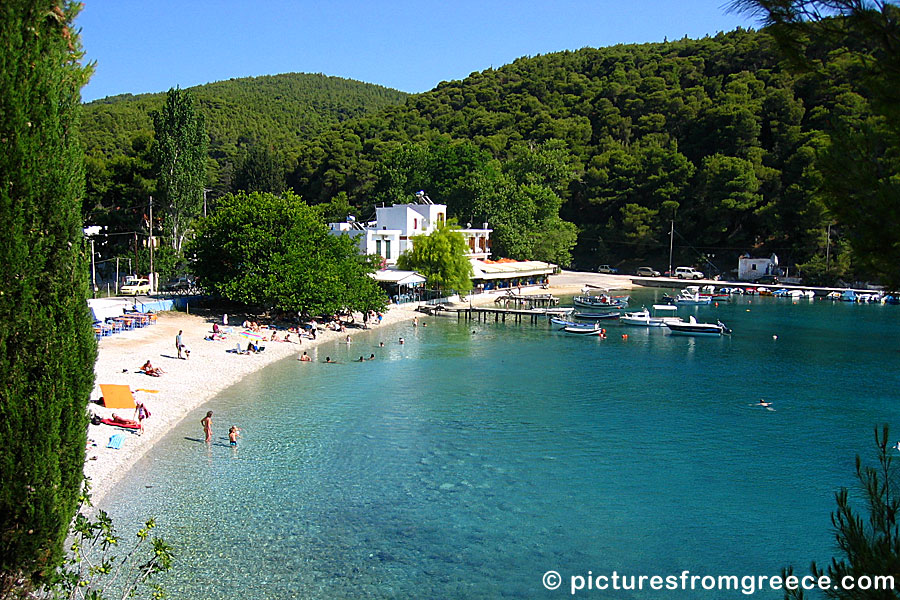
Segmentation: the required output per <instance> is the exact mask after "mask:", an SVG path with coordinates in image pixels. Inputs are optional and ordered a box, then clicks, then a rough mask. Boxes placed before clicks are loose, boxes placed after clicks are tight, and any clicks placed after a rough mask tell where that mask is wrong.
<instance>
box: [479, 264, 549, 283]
mask: <svg viewBox="0 0 900 600" xmlns="http://www.w3.org/2000/svg"><path fill="white" fill-rule="evenodd" d="M470 262H471V263H472V272H473V274H472V279H509V278H512V277H529V276H532V275H549V274H550V273H552V272H553V271H554V269H556V265H553V264H550V263H546V262H542V261H539V260H520V261H513V262H493V261H484V260H472V261H470Z"/></svg>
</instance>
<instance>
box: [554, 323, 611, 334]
mask: <svg viewBox="0 0 900 600" xmlns="http://www.w3.org/2000/svg"><path fill="white" fill-rule="evenodd" d="M561 331H565V332H566V333H572V334H575V335H603V333H604V332H605V331H606V330H605V329H601V328H600V326H599V325H598V324H597V323H594V324H593V325H590V326H588V327H585V326H583V325H574V326H572V325H567V326H566V327H563V328H562V330H561Z"/></svg>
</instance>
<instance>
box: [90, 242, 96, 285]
mask: <svg viewBox="0 0 900 600" xmlns="http://www.w3.org/2000/svg"><path fill="white" fill-rule="evenodd" d="M96 297H97V264H96V263H95V262H94V236H91V298H96Z"/></svg>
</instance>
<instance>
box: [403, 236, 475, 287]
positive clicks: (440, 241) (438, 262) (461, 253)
mask: <svg viewBox="0 0 900 600" xmlns="http://www.w3.org/2000/svg"><path fill="white" fill-rule="evenodd" d="M458 229H459V228H458V227H457V226H456V225H455V223H452V222H450V223H444V224H442V225H440V226H439V227H438V228H437V229H435V230H434V231H432V232H431V233H430V234H429V235H417V236H415V237H413V247H412V250H407V251H406V252H404V253H402V254H401V255H400V256H399V257H398V258H397V266H398V267H399V268H401V269H407V270H410V271H418V272H419V273H421V274H422V276H424V277H425V278H426V280H427V281H426V285H427V286H428V287H429V289H436V290H442V291H444V292H448V291H450V290H453V291H456V292H460V293H465V292H468V291H469V290H471V289H472V263H470V262H469V259H468V258H466V252H467V251H468V248H467V246H466V239H465V238H464V237H463V234H461V233H460V232H459V231H458Z"/></svg>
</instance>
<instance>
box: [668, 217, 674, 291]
mask: <svg viewBox="0 0 900 600" xmlns="http://www.w3.org/2000/svg"><path fill="white" fill-rule="evenodd" d="M674 242H675V219H672V228H671V229H670V230H669V277H671V276H672V247H673V244H674Z"/></svg>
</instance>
